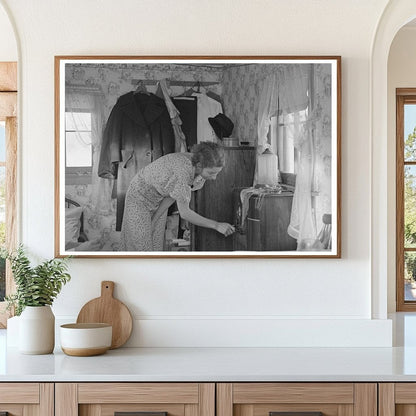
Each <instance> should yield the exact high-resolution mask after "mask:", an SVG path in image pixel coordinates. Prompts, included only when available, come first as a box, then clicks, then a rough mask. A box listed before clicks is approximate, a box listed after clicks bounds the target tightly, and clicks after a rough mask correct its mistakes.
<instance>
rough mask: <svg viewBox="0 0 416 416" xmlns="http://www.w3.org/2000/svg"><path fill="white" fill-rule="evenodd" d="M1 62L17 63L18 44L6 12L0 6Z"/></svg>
mask: <svg viewBox="0 0 416 416" xmlns="http://www.w3.org/2000/svg"><path fill="white" fill-rule="evenodd" d="M0 61H6V62H10V61H17V44H16V38H15V35H14V33H13V27H12V24H11V21H10V19H9V16H8V15H7V13H6V10H5V9H4V8H3V7H1V6H0Z"/></svg>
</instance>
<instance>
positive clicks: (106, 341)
mask: <svg viewBox="0 0 416 416" xmlns="http://www.w3.org/2000/svg"><path fill="white" fill-rule="evenodd" d="M60 336H61V348H62V351H63V352H64V353H65V354H68V355H75V356H78V357H87V356H91V355H99V354H103V353H105V352H106V351H107V350H108V349H109V348H110V347H111V336H112V326H111V325H109V324H103V323H88V324H65V325H61V331H60Z"/></svg>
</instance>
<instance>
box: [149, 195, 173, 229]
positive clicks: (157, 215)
mask: <svg viewBox="0 0 416 416" xmlns="http://www.w3.org/2000/svg"><path fill="white" fill-rule="evenodd" d="M174 202H175V200H174V199H173V198H169V197H167V198H163V199H162V202H161V203H160V205H159V207H158V209H157V210H156V211H155V212H154V214H153V216H152V224H154V223H155V222H156V221H157V220H158V219H159V218H160V216H161V215H162V214H163V213H164V212H165V211H166V210H167V209H168V208H169V207H170V206H171V205H172V204H173V203H174Z"/></svg>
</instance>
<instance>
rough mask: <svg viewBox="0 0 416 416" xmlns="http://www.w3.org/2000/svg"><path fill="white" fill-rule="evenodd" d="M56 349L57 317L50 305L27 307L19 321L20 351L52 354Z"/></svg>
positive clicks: (23, 352)
mask: <svg viewBox="0 0 416 416" xmlns="http://www.w3.org/2000/svg"><path fill="white" fill-rule="evenodd" d="M54 347H55V316H54V314H53V312H52V309H51V307H50V306H49V305H47V306H26V307H25V309H24V310H23V312H22V314H21V315H20V319H19V351H20V352H21V353H22V354H50V353H52V352H53V349H54Z"/></svg>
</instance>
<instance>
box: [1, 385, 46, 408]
mask: <svg viewBox="0 0 416 416" xmlns="http://www.w3.org/2000/svg"><path fill="white" fill-rule="evenodd" d="M39 400H40V397H39V384H38V383H1V384H0V403H24V404H29V403H30V404H39Z"/></svg>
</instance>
